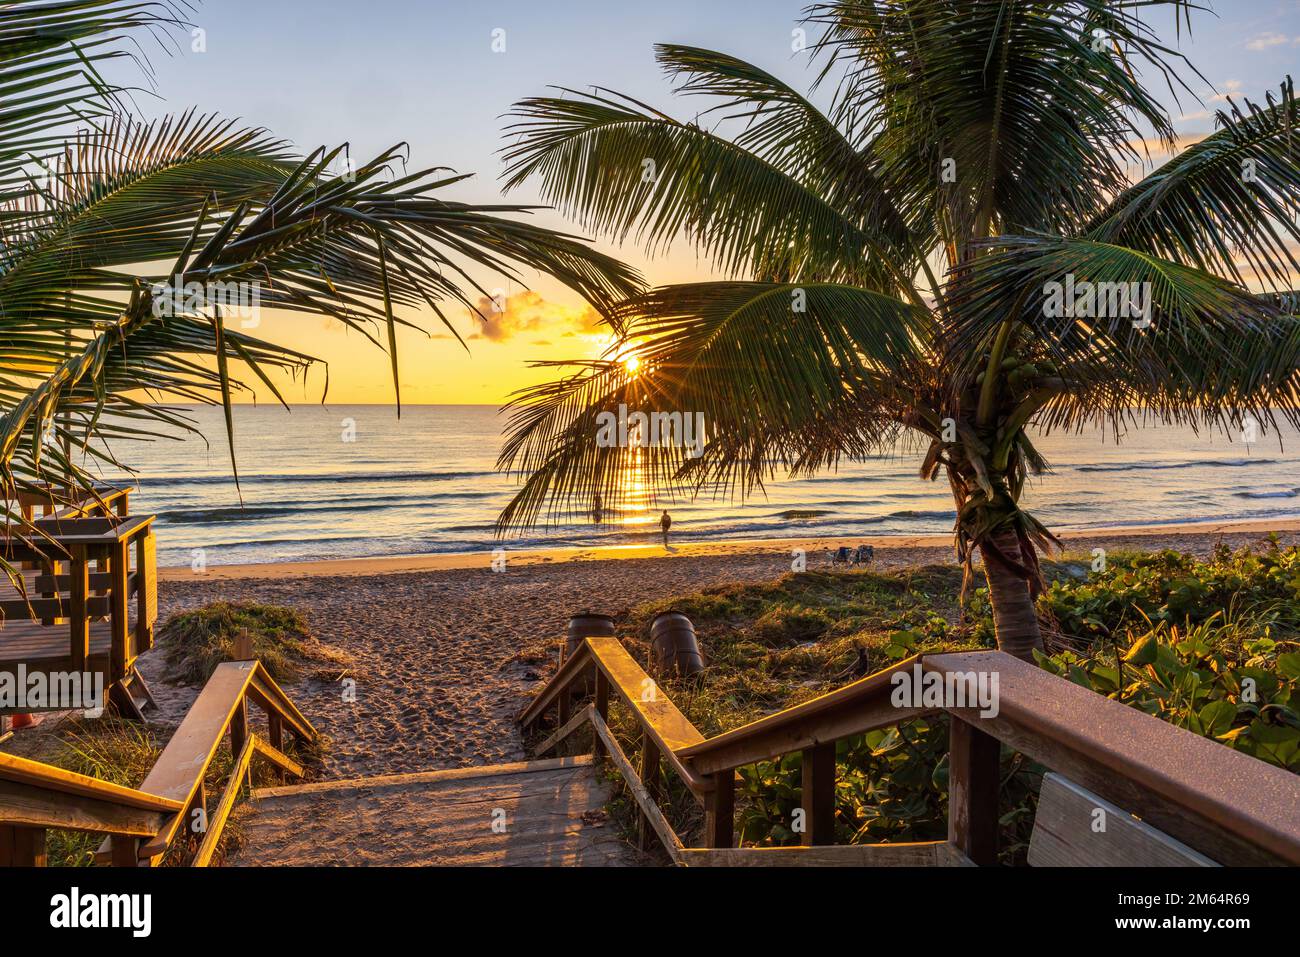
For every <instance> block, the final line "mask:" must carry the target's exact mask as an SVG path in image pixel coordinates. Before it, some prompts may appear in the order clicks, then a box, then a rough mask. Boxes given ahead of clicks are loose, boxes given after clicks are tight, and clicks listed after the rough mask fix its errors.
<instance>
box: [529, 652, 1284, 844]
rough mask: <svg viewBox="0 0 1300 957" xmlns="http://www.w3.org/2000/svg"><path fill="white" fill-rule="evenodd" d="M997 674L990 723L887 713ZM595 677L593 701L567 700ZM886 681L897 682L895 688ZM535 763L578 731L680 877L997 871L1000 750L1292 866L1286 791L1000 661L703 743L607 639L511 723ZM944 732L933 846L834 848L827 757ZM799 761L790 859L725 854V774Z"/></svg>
mask: <svg viewBox="0 0 1300 957" xmlns="http://www.w3.org/2000/svg"><path fill="white" fill-rule="evenodd" d="M918 669H919V673H920V674H921V675H935V676H937V679H943V680H946V679H947V678H948V676H953V677H954V678H955V677H958V676H964V675H972V674H975V675H977V674H979V673H984V674H992V673H996V675H997V679H998V686H997V687H998V695H997V703H998V710H997V714H996V716H983V713H982V712H981V711H980V710H979V709H977V708H972V707H936V708H929V709H927V708H921V707H896V706H895V705H894V703H893V701H892V700H891V699H892V693H893V691H894V689H895V687H896V681H901V680H904V679H907V678H910V677H912V676H915V675H916V674H917V673H918ZM593 672H594V673H595V675H596V681H595V689H594V690H595V696H594V700H593V701H592V702H591V703H590V704H589V705H587V706H586V707H584V708H583V709H582V710H581V711H580V712H578V713H577V714H576V715H574V714H571V713H570V712H571V711H572V708H573V704H572V701H573V698H574V696H575V694H577V693H579V692H580V690H581V689H582V688H583V687H584V685H586V684H589V683H590V682H589V676H590V675H591V674H592V673H593ZM899 676H902V678H900V677H899ZM611 691H613V692H614V693H615V695H616V696H617V699H618V700H621V701H622V702H623V703H624V704H625V705H627V707H628V708H629V709H630V711H631V714H632V716H633V718H634V720H635V721H636V724H637V727H638V729H639V733H640V738H641V759H640V762H639V766H638V767H633V764H632V762H631V760H630V759H629V758H628V757H627V755H626V754H625V753H624V752H623V750H622V748H621V747H620V745H619V743H618V741H617V740H616V738H615V736H614V735H613V734H612V733H611V732H610V730H609V725H608V719H609V704H610V692H611ZM553 708H554V709H556V710H558V712H559V716H558V721H557V723H558V724H559V725H560V727H559V728H558V730H557V731H556V732H555V733H554V734H552V735H551V736H550V737H549V738H548V739H546V740H545V741H544V742H543V743H542V744H541V745H540V747H539V748H538V755H539V756H541V755H543V754H545V753H547V752H549V751H551V750H553V749H554V748H555V747H557V746H558V745H559V744H560V742H561V741H563V740H564V739H566V738H567V737H569V736H570V735H571V734H573V733H574V732H575V731H577V730H578V729H579V728H581V727H583V726H584V725H586V724H590V725H591V726H592V727H593V728H594V732H595V750H596V753H597V755H598V756H599V755H607V756H608V757H609V758H610V760H611V761H612V762H613V764H614V765H615V766H616V767H617V768H618V769H619V771H620V773H621V774H622V776H623V778H624V779H625V781H626V782H627V784H628V787H629V790H630V791H631V793H632V796H633V798H634V799H635V800H636V802H637V805H638V807H639V808H640V811H641V818H640V826H641V827H642V829H643V830H644V829H649V830H653V832H654V833H655V834H656V835H657V836H658V837H659V840H660V842H661V843H662V844H663V846H664V848H665V849H666V850H667V851H668V853H669V855H670V856H671V857H672V858H673V860H674V861H675V862H677V863H682V864H691V865H699V864H726V865H736V864H799V863H804V864H822V865H824V864H857V865H868V866H891V865H909V866H915V865H918V864H934V865H970V864H978V865H991V864H995V863H996V862H997V851H998V829H999V825H998V818H999V814H998V798H999V774H1000V767H1001V764H1000V754H1001V747H1000V742H1001V743H1005V744H1007V745H1008V746H1010V747H1012V748H1014V749H1016V750H1017V751H1019V752H1021V753H1023V754H1025V755H1027V756H1029V757H1030V758H1032V759H1034V760H1035V761H1038V762H1039V763H1041V764H1043V765H1045V766H1046V767H1048V768H1051V769H1053V770H1056V771H1059V772H1061V773H1062V774H1064V775H1066V776H1067V777H1069V778H1070V779H1071V780H1073V781H1076V782H1078V783H1079V784H1080V785H1082V786H1084V787H1086V788H1088V789H1090V790H1091V791H1093V792H1095V793H1096V794H1098V795H1099V796H1101V797H1103V798H1105V799H1107V800H1109V801H1111V802H1113V803H1114V804H1116V805H1118V806H1120V807H1122V808H1124V809H1125V810H1127V811H1128V812H1129V813H1131V814H1135V815H1137V816H1138V817H1140V818H1142V819H1143V820H1144V821H1147V822H1148V823H1150V824H1151V825H1153V826H1154V827H1157V828H1159V829H1160V830H1162V831H1164V832H1166V833H1167V834H1170V835H1172V836H1173V837H1175V838H1178V839H1179V840H1181V841H1183V842H1185V843H1186V844H1188V845H1190V846H1192V847H1194V848H1197V849H1198V850H1200V851H1202V852H1203V853H1204V854H1206V855H1208V856H1209V857H1211V858H1213V859H1214V860H1216V861H1218V862H1219V863H1222V864H1234V865H1258V864H1300V777H1297V776H1296V775H1293V774H1291V773H1290V772H1288V771H1286V770H1283V769H1281V768H1277V767H1273V766H1271V765H1269V764H1266V763H1264V762H1262V761H1259V760H1257V759H1255V758H1252V757H1249V756H1247V755H1244V754H1241V753H1238V752H1236V751H1233V750H1232V749H1231V748H1228V747H1225V746H1224V745H1222V744H1219V743H1217V742H1214V741H1210V740H1208V739H1206V738H1203V737H1201V736H1200V735H1196V734H1193V733H1192V732H1190V731H1186V730H1184V729H1181V728H1178V727H1175V726H1173V725H1171V724H1168V723H1166V722H1164V721H1161V720H1159V719H1157V718H1154V717H1151V716H1150V715H1147V714H1144V713H1142V712H1140V711H1137V710H1136V709H1133V708H1130V707H1128V706H1126V705H1124V704H1121V703H1119V702H1116V701H1111V700H1109V699H1107V698H1105V697H1102V696H1101V695H1098V694H1096V693H1094V692H1092V691H1089V690H1088V689H1085V688H1081V687H1079V686H1078V685H1075V684H1073V683H1072V682H1069V681H1065V680H1063V679H1061V678H1058V677H1056V676H1054V675H1052V674H1050V673H1048V672H1046V671H1043V670H1041V669H1039V668H1036V667H1034V666H1033V665H1029V664H1026V663H1025V662H1023V661H1020V660H1019V659H1016V658H1012V657H1010V656H1008V655H1005V654H1001V653H999V652H971V653H966V654H947V655H930V656H926V657H923V658H912V659H909V660H907V661H904V662H901V663H899V664H897V665H895V666H893V667H892V668H889V669H888V670H885V671H882V672H879V673H877V674H873V675H871V676H869V677H866V678H863V679H861V680H860V681H856V682H853V683H852V684H850V685H847V686H845V687H843V688H840V689H838V690H836V691H833V692H831V693H829V694H826V695H823V696H821V697H819V698H815V699H813V700H811V701H808V702H805V703H803V704H801V705H798V706H796V707H793V708H789V709H787V710H784V711H781V712H779V713H777V714H773V715H769V716H768V717H765V718H762V719H760V720H758V721H754V722H752V723H750V724H747V725H744V726H743V727H740V728H736V729H734V730H731V731H728V732H726V733H724V734H720V735H717V736H715V737H713V738H709V739H707V740H706V739H705V738H704V737H703V736H702V735H701V734H700V733H699V731H698V730H696V728H695V727H694V726H693V725H691V723H690V722H689V721H688V720H687V719H686V717H685V716H684V715H682V714H681V712H680V711H678V709H677V708H676V707H675V706H674V705H673V704H672V702H671V701H670V700H668V698H667V697H666V696H665V695H664V692H663V690H662V689H661V688H660V687H659V685H658V684H657V683H656V682H655V681H654V679H652V678H651V677H650V676H649V675H647V674H646V673H645V672H644V671H643V670H642V669H641V667H640V666H639V665H638V664H637V663H636V662H635V661H634V660H633V659H632V657H631V656H630V655H629V654H628V653H627V651H626V649H624V648H623V646H622V645H621V644H620V643H619V642H618V640H617V639H614V638H588V639H586V642H585V644H584V645H583V646H582V647H581V648H579V649H578V651H576V652H575V653H574V654H573V655H571V656H570V657H569V658H568V660H566V661H565V662H564V663H563V665H562V666H561V667H560V669H559V671H558V672H557V673H556V675H555V676H554V678H552V680H551V681H550V682H548V684H547V685H546V686H545V687H544V688H543V689H542V691H541V692H540V693H539V694H538V696H537V697H536V698H535V699H534V700H533V701H532V702H531V703H530V704H529V705H528V707H527V708H526V709H525V710H524V711H523V713H522V714H521V715H520V721H521V724H522V725H523V726H524V728H525V730H527V729H529V728H531V727H533V726H535V725H536V724H537V723H538V722H539V721H540V720H541V719H542V718H543V716H544V715H545V714H546V713H547V712H549V711H550V710H551V709H553ZM940 711H943V712H947V713H948V714H949V715H950V717H951V720H950V751H949V774H948V780H949V801H948V803H949V821H948V839H947V840H946V841H938V842H927V843H921V844H889V845H882V844H876V845H854V846H834V839H835V830H834V816H835V775H836V764H835V743H836V742H837V741H839V740H841V739H843V738H847V737H852V736H856V735H860V734H864V733H866V732H868V731H873V730H877V729H881V728H887V727H891V726H894V725H896V724H898V723H900V722H902V721H906V720H909V719H911V718H915V717H918V716H922V715H926V714H933V713H937V712H940ZM794 752H802V754H803V807H802V811H803V814H804V831H803V844H804V846H803V847H802V848H781V849H758V848H734V847H733V844H734V842H735V835H734V830H733V827H734V824H733V822H734V808H735V780H736V769H737V768H740V767H744V766H746V765H749V764H753V763H755V762H757V761H764V760H771V759H774V758H778V757H781V756H783V755H786V754H791V753H794ZM660 758H663V759H664V761H665V762H666V764H667V766H668V767H669V768H671V769H672V770H673V771H674V772H676V774H677V775H678V776H679V777H680V778H681V780H682V781H683V782H684V783H685V785H686V787H687V788H688V789H689V790H690V792H691V793H692V794H693V795H694V796H695V797H696V799H697V800H698V801H700V803H701V804H702V805H703V806H704V810H705V827H704V845H705V846H704V847H703V848H687V847H685V846H684V845H683V843H682V841H681V839H680V838H679V837H678V835H677V834H676V833H675V832H674V831H673V828H672V827H671V825H670V824H669V822H668V820H667V818H666V817H665V816H664V814H663V812H662V811H661V810H660V809H659V801H660V800H661V799H662V797H663V789H662V787H661V780H660V777H659V775H660V771H661V764H660Z"/></svg>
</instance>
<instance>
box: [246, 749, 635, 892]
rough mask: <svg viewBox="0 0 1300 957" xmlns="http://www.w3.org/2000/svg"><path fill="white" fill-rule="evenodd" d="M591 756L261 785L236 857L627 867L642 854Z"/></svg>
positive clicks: (255, 861)
mask: <svg viewBox="0 0 1300 957" xmlns="http://www.w3.org/2000/svg"><path fill="white" fill-rule="evenodd" d="M611 792H612V789H611V787H610V785H609V783H608V782H606V781H602V780H599V779H598V778H597V775H596V773H595V772H594V770H593V768H592V763H591V758H590V756H582V757H576V758H560V759H555V760H550V761H532V762H526V763H521V764H502V765H495V766H492V767H482V768H469V769H465V770H455V771H430V772H425V773H420V774H397V775H389V776H384V777H371V778H362V779H359V780H352V781H328V782H322V783H317V784H303V785H297V786H291V787H277V788H265V789H262V790H259V791H254V792H253V795H252V799H251V801H250V802H249V803H248V804H246V805H244V806H243V807H241V809H240V812H239V814H238V816H237V819H236V820H237V825H236V826H237V827H238V829H239V831H240V833H241V837H242V840H241V846H240V849H239V850H238V851H237V852H236V853H235V854H234V855H233V856H232V857H231V858H229V859H228V861H227V863H228V864H231V865H236V866H245V865H258V866H266V865H292V866H304V865H307V866H311V865H325V866H366V865H383V866H390V867H391V866H444V865H455V866H464V865H474V866H478V865H486V866H514V867H552V866H566V867H573V866H583V867H592V866H595V867H619V866H626V865H636V864H638V863H641V855H640V854H638V853H637V852H636V851H634V850H633V849H632V848H631V847H629V846H628V844H627V843H626V842H625V841H624V840H623V839H622V838H621V836H620V834H619V832H618V828H617V827H616V826H615V824H614V823H613V822H612V821H610V820H609V818H608V816H607V815H606V813H605V810H604V807H605V805H606V803H608V801H609V799H610V797H611Z"/></svg>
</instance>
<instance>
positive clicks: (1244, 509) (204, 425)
mask: <svg viewBox="0 0 1300 957" xmlns="http://www.w3.org/2000/svg"><path fill="white" fill-rule="evenodd" d="M191 414H192V415H193V416H194V417H195V419H196V420H197V422H198V424H199V427H200V430H201V431H202V433H203V435H204V436H205V437H206V442H205V440H204V438H202V437H198V436H188V437H185V438H182V439H180V440H177V441H171V440H165V441H153V442H130V443H119V444H117V445H116V446H115V447H114V449H113V451H114V453H115V454H116V455H117V456H118V458H119V460H121V461H124V462H126V463H127V464H129V465H131V466H132V467H133V468H134V469H136V471H137V473H138V474H137V476H136V478H135V479H134V481H135V482H136V483H138V490H137V492H136V493H135V494H134V495H133V496H132V510H133V511H134V512H137V513H142V512H153V513H156V514H157V516H158V520H157V524H156V526H155V527H156V529H157V532H158V544H159V561H160V563H161V564H163V565H169V566H175V565H189V564H190V563H191V562H192V561H193V559H194V557H195V554H196V550H198V549H202V550H203V559H204V561H206V562H207V563H208V564H209V565H229V564H245V563H268V562H282V561H317V560H325V559H338V558H359V557H370V556H383V555H417V554H428V553H439V552H491V551H492V550H493V549H495V548H498V547H505V548H506V549H508V550H516V549H525V548H532V547H540V546H547V547H562V546H583V547H588V546H599V545H620V544H630V543H636V542H643V541H650V540H653V539H654V538H655V537H656V536H658V534H659V530H658V518H659V508H660V507H666V508H667V509H668V510H669V512H670V513H671V514H672V517H673V537H674V539H675V540H677V541H708V540H711V539H756V538H779V537H785V536H799V537H804V538H811V537H816V536H825V537H828V538H829V537H857V538H860V539H861V540H862V541H864V542H870V541H873V540H875V539H878V538H881V537H885V536H895V535H919V534H936V533H940V534H942V533H947V532H949V531H951V529H952V523H953V518H954V512H953V508H952V499H951V497H950V495H949V493H948V488H947V483H946V482H945V481H944V480H943V479H942V478H940V480H939V481H938V482H936V483H926V482H922V481H921V480H920V479H919V478H918V477H917V468H918V467H919V452H915V451H905V452H902V453H898V454H894V455H889V456H882V457H879V458H876V459H873V460H870V461H867V462H862V463H848V464H845V465H843V466H841V468H840V469H839V470H838V471H837V472H828V473H824V474H822V475H819V476H817V477H815V478H812V479H805V480H796V481H785V480H783V481H779V482H773V483H770V484H769V485H768V486H767V489H766V494H765V495H764V496H760V497H757V498H753V499H751V500H750V501H748V502H744V503H742V502H740V501H736V500H733V499H732V498H731V497H729V496H727V497H718V498H715V497H713V496H707V497H701V498H700V499H697V500H695V501H681V500H679V501H677V502H665V503H663V505H662V506H658V505H655V504H654V503H652V502H648V501H647V502H646V503H645V505H644V508H640V509H629V510H628V511H626V512H625V513H624V514H622V515H619V516H613V517H610V518H607V520H606V522H605V523H604V524H602V525H599V526H595V525H592V524H590V523H574V524H571V525H564V526H560V527H555V528H549V529H544V530H538V531H535V532H530V533H528V534H526V535H524V536H522V537H511V538H508V539H506V540H504V541H498V540H496V539H495V538H494V536H493V529H492V524H493V521H494V519H495V518H496V516H497V515H498V513H499V512H500V510H501V508H502V506H503V505H504V504H505V503H506V502H507V501H508V500H509V498H510V496H511V495H512V493H513V492H514V490H515V489H516V488H517V485H516V482H515V480H514V479H513V478H511V477H509V476H506V475H502V474H499V473H498V472H496V471H495V468H494V466H495V462H496V457H497V453H498V451H499V449H500V445H501V428H502V424H503V419H502V418H501V417H499V416H498V414H497V410H496V409H495V408H494V407H489V406H417V407H408V408H406V409H404V410H403V413H402V418H401V419H400V421H399V420H398V418H397V416H396V414H395V412H394V410H393V408H392V407H389V406H329V407H321V406H296V407H294V409H293V411H292V412H286V411H285V410H284V409H283V408H280V407H268V406H259V407H253V406H237V407H236V409H235V435H236V450H237V453H238V462H239V470H240V481H241V486H242V492H243V503H242V505H241V503H240V496H239V492H238V491H237V490H236V487H235V482H234V480H233V478H232V476H231V471H230V461H229V455H228V451H227V448H226V437H225V430H224V425H223V419H222V412H221V409H219V408H206V407H204V408H198V409H193V410H191ZM1281 438H1282V448H1279V443H1278V436H1277V435H1276V434H1273V433H1270V434H1269V435H1267V436H1261V437H1260V441H1259V442H1257V443H1254V444H1244V443H1242V442H1240V441H1229V440H1228V439H1227V438H1225V437H1224V436H1221V435H1208V434H1202V435H1199V436H1197V435H1194V434H1193V433H1191V432H1190V431H1187V430H1183V429H1173V428H1164V427H1152V428H1145V429H1141V430H1138V431H1135V432H1132V433H1131V434H1130V435H1129V436H1128V437H1127V439H1126V440H1125V442H1124V443H1123V444H1122V445H1118V446H1117V445H1116V444H1115V442H1114V440H1113V439H1112V438H1109V437H1107V436H1106V435H1104V434H1102V433H1101V432H1089V433H1084V434H1081V435H1075V434H1060V433H1057V434H1053V435H1050V436H1046V437H1040V438H1039V439H1038V447H1039V449H1040V450H1041V451H1042V452H1043V453H1044V454H1045V455H1046V457H1047V459H1048V461H1049V462H1050V463H1051V465H1052V466H1053V472H1052V473H1050V474H1049V475H1047V476H1044V477H1043V478H1041V479H1038V480H1034V481H1033V484H1032V485H1031V487H1030V488H1029V490H1028V491H1027V493H1026V498H1025V504H1026V505H1027V507H1028V508H1030V509H1031V510H1032V511H1033V512H1034V513H1035V514H1036V515H1037V516H1038V517H1039V518H1040V519H1041V520H1043V521H1044V522H1046V523H1047V525H1048V526H1049V527H1051V528H1053V529H1055V530H1058V531H1066V532H1068V531H1077V530H1082V529H1088V528H1097V527H1109V526H1124V525H1143V524H1149V523H1155V522H1173V521H1230V520H1246V519H1266V518H1281V517H1296V516H1300V441H1297V440H1298V439H1300V436H1297V435H1296V434H1295V433H1294V431H1293V430H1291V429H1286V430H1285V431H1284V432H1283V433H1282V436H1281ZM104 479H105V480H106V481H122V480H123V477H122V476H121V475H120V474H113V473H111V472H105V473H104Z"/></svg>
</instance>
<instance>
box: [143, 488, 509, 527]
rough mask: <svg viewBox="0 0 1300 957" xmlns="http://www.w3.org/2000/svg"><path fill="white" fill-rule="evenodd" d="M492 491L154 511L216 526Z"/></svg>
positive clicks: (176, 520) (162, 518)
mask: <svg viewBox="0 0 1300 957" xmlns="http://www.w3.org/2000/svg"><path fill="white" fill-rule="evenodd" d="M496 497H497V493H495V492H445V493H441V494H432V495H419V496H415V495H411V496H402V497H401V498H402V501H400V502H395V501H392V500H391V499H389V500H385V501H373V502H369V501H363V502H347V501H344V502H334V503H329V504H325V505H293V504H286V505H250V506H246V507H244V508H240V507H239V506H238V505H228V506H218V507H215V508H174V509H168V510H165V511H161V512H158V513H157V515H158V521H159V523H160V524H163V525H219V524H222V523H226V522H255V521H259V520H263V519H270V518H288V517H293V516H298V515H301V516H303V517H307V516H315V515H320V514H338V513H344V512H387V511H401V510H403V509H411V508H420V507H421V506H425V505H429V504H432V503H434V502H439V501H448V500H463V499H486V498H496Z"/></svg>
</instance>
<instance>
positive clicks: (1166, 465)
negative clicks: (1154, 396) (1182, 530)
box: [1075, 459, 1278, 472]
mask: <svg viewBox="0 0 1300 957" xmlns="http://www.w3.org/2000/svg"><path fill="white" fill-rule="evenodd" d="M1277 464H1278V460H1277V459H1196V460H1195V461H1192V462H1126V463H1123V464H1120V463H1116V464H1114V465H1078V466H1075V471H1076V472H1133V471H1153V472H1159V471H1164V470H1166V469H1196V468H1223V469H1239V468H1246V467H1247V466H1251V465H1277Z"/></svg>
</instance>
